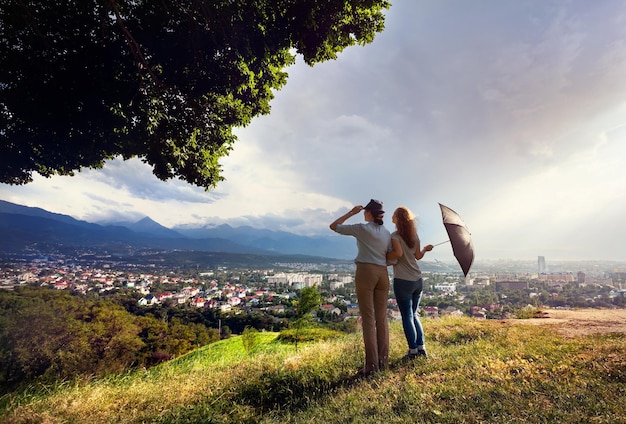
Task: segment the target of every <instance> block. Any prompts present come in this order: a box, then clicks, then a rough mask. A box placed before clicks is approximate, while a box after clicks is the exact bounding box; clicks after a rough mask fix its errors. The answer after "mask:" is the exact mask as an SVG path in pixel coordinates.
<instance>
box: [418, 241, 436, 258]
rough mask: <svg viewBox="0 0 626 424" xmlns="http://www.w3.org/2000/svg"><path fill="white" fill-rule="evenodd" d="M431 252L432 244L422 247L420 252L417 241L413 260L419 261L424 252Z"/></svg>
mask: <svg viewBox="0 0 626 424" xmlns="http://www.w3.org/2000/svg"><path fill="white" fill-rule="evenodd" d="M431 250H433V245H432V244H427V245H426V246H424V248H423V249H421V250H420V243H419V241H418V242H417V249H415V259H417V260H418V261H419V260H420V259H422V258H423V257H424V255H425V254H426V252H430V251H431Z"/></svg>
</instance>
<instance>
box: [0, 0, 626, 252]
mask: <svg viewBox="0 0 626 424" xmlns="http://www.w3.org/2000/svg"><path fill="white" fill-rule="evenodd" d="M392 3H393V5H392V7H391V9H390V10H389V11H388V12H387V18H386V23H385V30H384V31H383V32H382V33H381V34H379V35H378V36H377V37H376V39H375V40H374V42H373V43H371V44H368V45H365V46H353V47H350V48H348V49H346V50H344V51H343V52H342V53H341V54H340V55H339V57H338V59H337V60H334V61H330V62H325V63H321V64H317V65H315V66H313V67H309V66H307V65H305V64H304V63H303V61H302V60H301V59H300V58H299V59H298V61H297V63H296V64H295V65H293V66H292V67H290V68H289V69H288V70H287V71H288V73H289V79H288V82H287V85H286V86H285V87H284V88H283V89H282V90H280V91H279V92H277V93H276V97H275V99H274V100H273V101H272V110H271V113H270V115H266V116H262V117H257V118H255V119H254V120H253V122H252V124H251V125H249V126H248V127H246V128H242V129H238V130H237V132H236V133H237V136H238V139H239V140H238V141H237V142H236V143H235V144H234V149H233V151H232V152H231V153H230V155H229V156H228V157H227V158H224V159H222V160H221V161H220V163H221V165H222V167H223V176H224V177H225V178H226V181H224V182H222V183H220V184H219V185H218V187H217V188H216V189H215V190H212V191H209V192H206V191H204V190H203V189H201V188H197V187H195V186H191V185H189V184H187V183H184V182H182V181H180V180H170V181H168V182H163V181H160V180H158V179H157V178H156V177H154V176H153V174H152V172H151V168H149V167H148V166H147V165H144V164H142V163H141V162H140V161H139V160H137V159H132V160H129V161H122V160H117V159H116V160H113V161H110V162H108V163H107V164H106V165H105V166H104V168H103V169H101V170H82V171H81V172H79V173H77V174H76V175H75V176H73V177H52V178H48V179H46V178H43V177H40V176H38V175H35V178H34V181H33V182H32V183H29V184H27V185H24V186H11V185H5V184H0V199H2V200H6V201H9V202H13V203H18V204H22V205H26V206H35V207H40V208H44V209H46V210H49V211H51V212H56V213H62V214H67V215H70V216H73V217H74V218H77V219H82V220H86V221H89V222H115V221H121V220H139V219H141V218H143V217H145V216H149V217H150V218H152V219H154V220H155V221H157V222H159V223H160V224H162V225H164V226H166V227H170V228H171V227H175V226H189V227H201V226H205V225H219V224H223V223H228V224H230V225H232V226H241V225H250V226H253V227H256V228H265V229H272V230H281V231H289V232H292V233H296V234H303V235H330V234H331V231H330V230H329V228H328V225H329V224H330V223H331V222H332V221H333V220H334V219H335V218H337V217H339V216H340V215H342V214H343V213H345V212H346V211H347V210H348V209H350V208H351V207H352V206H354V205H365V204H366V203H367V202H368V201H369V200H370V199H371V198H374V199H378V200H381V201H383V203H384V205H385V210H386V211H387V214H386V216H385V225H386V227H387V228H388V229H390V230H393V229H394V228H393V224H392V223H391V215H392V213H393V210H394V209H395V208H396V207H398V206H406V207H408V208H409V209H411V210H412V211H413V212H414V213H415V215H416V216H417V217H418V232H419V234H420V238H421V240H422V244H428V243H431V244H435V243H439V242H443V241H446V240H447V239H448V237H447V234H446V232H445V229H444V227H443V224H442V221H441V212H440V209H439V203H441V204H444V205H446V206H448V207H450V208H452V209H453V210H455V211H456V212H457V213H458V214H459V215H460V216H461V218H462V219H463V221H464V222H465V224H466V225H467V227H468V229H469V230H470V232H471V234H472V240H473V243H474V248H475V256H476V259H475V261H476V262H477V261H480V260H498V259H514V260H536V258H537V256H540V255H541V256H545V257H546V261H548V262H549V261H550V260H616V261H626V243H625V240H626V225H624V222H623V221H624V217H625V216H626V190H625V187H626V3H625V2H623V1H621V0H597V1H593V2H591V1H588V0H571V1H567V0H558V1H552V0H474V1H471V2H469V1H465V0H395V1H392ZM357 222H363V218H362V215H359V216H356V217H353V218H350V220H349V221H347V223H357ZM338 237H339V236H338ZM355 253H356V252H355ZM449 258H451V248H450V245H449V243H444V244H443V245H440V246H437V247H435V249H434V250H433V251H432V252H430V253H429V254H428V256H427V257H426V258H425V259H431V260H432V259H437V260H448V259H449Z"/></svg>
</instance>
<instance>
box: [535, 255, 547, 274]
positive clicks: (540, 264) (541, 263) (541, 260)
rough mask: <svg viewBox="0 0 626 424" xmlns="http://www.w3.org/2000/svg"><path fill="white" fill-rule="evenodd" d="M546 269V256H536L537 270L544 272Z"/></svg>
mask: <svg viewBox="0 0 626 424" xmlns="http://www.w3.org/2000/svg"><path fill="white" fill-rule="evenodd" d="M546 270H547V268H546V257H545V256H538V257H537V271H538V272H539V274H543V273H545V272H546Z"/></svg>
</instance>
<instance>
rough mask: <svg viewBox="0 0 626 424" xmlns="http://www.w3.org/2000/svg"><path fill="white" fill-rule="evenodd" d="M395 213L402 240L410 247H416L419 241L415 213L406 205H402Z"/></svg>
mask: <svg viewBox="0 0 626 424" xmlns="http://www.w3.org/2000/svg"><path fill="white" fill-rule="evenodd" d="M393 215H394V216H395V217H396V229H397V230H398V234H399V235H400V237H402V240H404V242H405V243H406V245H407V246H409V248H411V249H412V248H414V247H415V244H416V243H417V229H416V228H415V221H414V220H415V215H413V213H412V212H411V211H410V210H409V208H407V207H405V206H400V207H399V208H397V209H396V210H395V212H394V213H393Z"/></svg>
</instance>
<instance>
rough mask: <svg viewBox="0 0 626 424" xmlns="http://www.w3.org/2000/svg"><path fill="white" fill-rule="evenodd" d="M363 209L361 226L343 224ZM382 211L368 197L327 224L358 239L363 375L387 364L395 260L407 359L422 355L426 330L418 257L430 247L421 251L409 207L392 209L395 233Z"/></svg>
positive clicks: (395, 282)
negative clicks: (389, 269) (422, 320)
mask: <svg viewBox="0 0 626 424" xmlns="http://www.w3.org/2000/svg"><path fill="white" fill-rule="evenodd" d="M361 211H364V213H363V215H364V219H365V223H364V224H362V223H361V224H352V225H346V224H344V222H346V221H347V220H348V218H350V217H352V216H354V215H357V214H358V213H359V212H361ZM384 213H385V211H384V210H383V203H382V202H380V201H378V200H374V199H372V200H370V202H369V203H368V204H367V205H366V206H365V207H363V206H355V207H353V208H352V209H351V210H350V211H349V212H348V213H346V214H344V215H342V216H340V217H339V218H337V219H336V220H335V221H334V222H333V223H332V224H330V229H331V230H333V231H336V232H337V233H339V234H343V235H348V236H353V237H355V238H356V242H357V248H358V253H357V256H356V258H355V260H354V262H355V263H356V274H355V277H354V283H355V285H356V296H357V300H358V302H359V312H360V314H361V319H362V326H363V342H364V344H365V368H363V369H362V370H360V373H362V374H365V375H368V374H371V373H373V372H376V371H378V370H380V369H384V368H386V367H387V366H388V365H389V323H388V321H387V300H388V297H389V274H388V272H387V265H388V264H393V276H394V278H393V291H394V293H395V295H396V300H397V302H398V307H399V309H400V313H401V315H402V327H403V329H404V335H405V336H406V339H407V343H408V345H409V352H408V353H407V355H406V358H416V357H418V356H426V350H425V349H424V331H423V330H422V324H421V323H420V321H419V318H418V316H417V307H418V305H419V302H420V297H421V295H422V289H423V285H424V283H423V280H422V274H421V271H420V269H419V266H418V265H417V260H419V259H421V258H422V257H423V256H424V254H425V253H426V252H428V251H430V250H432V248H433V246H432V245H427V246H425V247H424V249H420V240H419V237H418V235H417V229H416V227H415V221H414V216H413V214H412V213H411V211H410V210H409V209H408V208H406V207H403V206H401V207H399V208H397V209H396V210H395V211H394V213H393V216H392V219H391V220H392V222H393V223H394V224H395V225H396V231H394V232H393V234H390V233H389V231H388V230H387V229H386V228H385V227H384V226H383V215H384Z"/></svg>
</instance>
